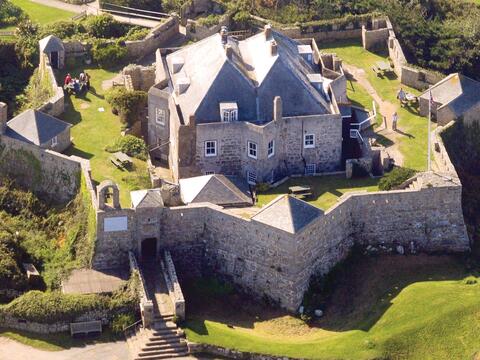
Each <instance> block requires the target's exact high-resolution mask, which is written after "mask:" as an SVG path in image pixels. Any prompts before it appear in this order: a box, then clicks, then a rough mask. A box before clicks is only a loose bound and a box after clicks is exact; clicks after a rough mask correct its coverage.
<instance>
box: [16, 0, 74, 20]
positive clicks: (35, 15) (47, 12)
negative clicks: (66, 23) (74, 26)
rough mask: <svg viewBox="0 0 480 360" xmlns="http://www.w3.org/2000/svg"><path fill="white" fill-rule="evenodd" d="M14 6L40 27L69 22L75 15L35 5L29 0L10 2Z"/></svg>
mask: <svg viewBox="0 0 480 360" xmlns="http://www.w3.org/2000/svg"><path fill="white" fill-rule="evenodd" d="M10 1H11V2H12V3H13V4H14V5H17V6H18V7H20V8H22V10H23V11H24V12H25V13H26V14H27V15H28V16H29V17H30V19H31V20H32V21H34V22H36V23H39V24H40V25H45V24H50V23H54V22H56V21H60V20H69V19H70V18H71V17H72V16H74V15H75V14H74V13H72V12H70V11H66V10H62V9H57V8H54V7H50V6H45V5H42V4H38V3H35V2H33V1H29V0H10Z"/></svg>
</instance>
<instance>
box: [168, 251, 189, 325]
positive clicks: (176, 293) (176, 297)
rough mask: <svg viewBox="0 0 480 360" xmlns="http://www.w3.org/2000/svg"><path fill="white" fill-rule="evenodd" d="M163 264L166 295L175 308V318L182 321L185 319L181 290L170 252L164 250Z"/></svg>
mask: <svg viewBox="0 0 480 360" xmlns="http://www.w3.org/2000/svg"><path fill="white" fill-rule="evenodd" d="M163 264H164V266H165V268H164V269H163V270H164V275H165V281H166V283H167V287H168V293H169V295H170V299H171V300H172V303H173V306H174V308H175V316H176V317H177V318H178V319H180V320H183V319H185V299H184V297H183V292H182V288H181V287H180V282H179V281H178V278H177V272H176V271H175V265H174V263H173V260H172V256H171V255H170V252H169V251H168V250H166V251H165V252H164V254H163Z"/></svg>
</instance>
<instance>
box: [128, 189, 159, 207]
mask: <svg viewBox="0 0 480 360" xmlns="http://www.w3.org/2000/svg"><path fill="white" fill-rule="evenodd" d="M130 197H131V199H132V207H133V208H134V209H137V208H155V207H163V198H162V193H161V192H160V189H148V190H138V191H132V192H130Z"/></svg>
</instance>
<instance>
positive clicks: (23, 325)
mask: <svg viewBox="0 0 480 360" xmlns="http://www.w3.org/2000/svg"><path fill="white" fill-rule="evenodd" d="M94 320H100V321H101V322H102V325H108V324H109V322H110V320H109V317H108V313H107V311H92V312H88V313H86V314H83V315H81V316H79V317H78V318H76V319H75V321H74V322H82V321H94ZM0 327H3V328H7V329H15V330H21V331H26V332H31V333H36V334H54V333H60V332H67V331H70V322H56V323H52V324H43V323H37V322H32V321H26V320H24V319H19V318H16V317H13V316H9V315H6V316H4V317H2V318H0Z"/></svg>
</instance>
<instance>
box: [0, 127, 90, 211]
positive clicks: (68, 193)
mask: <svg viewBox="0 0 480 360" xmlns="http://www.w3.org/2000/svg"><path fill="white" fill-rule="evenodd" d="M0 171H1V173H3V174H7V175H8V176H9V177H11V178H13V179H15V181H16V183H17V184H18V185H20V186H22V187H24V188H26V189H29V190H31V191H32V192H34V193H36V194H38V195H39V196H41V197H45V198H47V199H50V200H53V201H54V202H60V203H63V202H66V201H69V200H71V199H72V198H73V197H74V196H75V195H76V194H77V192H78V189H79V186H80V173H81V162H80V160H79V159H78V158H77V157H74V156H71V157H68V156H65V155H62V154H60V153H57V152H54V151H51V150H44V149H41V148H39V147H38V146H35V145H32V144H28V143H25V142H22V141H19V140H16V139H12V138H9V137H7V136H5V135H3V136H1V135H0Z"/></svg>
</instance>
